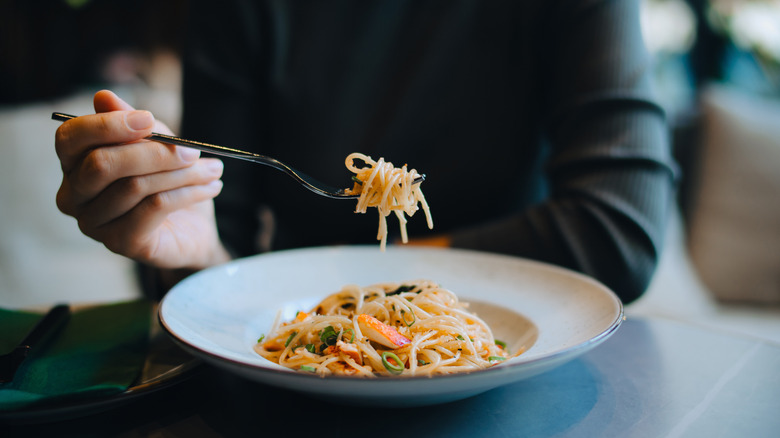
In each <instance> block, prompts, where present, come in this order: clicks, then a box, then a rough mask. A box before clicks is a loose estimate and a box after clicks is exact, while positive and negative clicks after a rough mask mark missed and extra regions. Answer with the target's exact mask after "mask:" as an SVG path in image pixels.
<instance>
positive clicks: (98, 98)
mask: <svg viewBox="0 0 780 438" xmlns="http://www.w3.org/2000/svg"><path fill="white" fill-rule="evenodd" d="M93 104H94V105H95V112H96V113H106V112H109V111H132V110H134V109H135V108H133V107H132V106H131V105H130V104H129V103H127V102H125V101H124V100H122V99H120V98H119V96H117V95H116V94H114V92H113V91H110V90H101V91H98V92H97V93H95V97H94V98H93Z"/></svg>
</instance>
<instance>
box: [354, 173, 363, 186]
mask: <svg viewBox="0 0 780 438" xmlns="http://www.w3.org/2000/svg"><path fill="white" fill-rule="evenodd" d="M352 181H355V182H356V183H358V184H360V185H363V181H361V180H360V179H358V177H356V176H355V175H352Z"/></svg>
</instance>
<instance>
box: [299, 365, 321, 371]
mask: <svg viewBox="0 0 780 438" xmlns="http://www.w3.org/2000/svg"><path fill="white" fill-rule="evenodd" d="M301 371H308V372H310V373H313V372H315V371H317V368H314V367H313V366H309V365H301Z"/></svg>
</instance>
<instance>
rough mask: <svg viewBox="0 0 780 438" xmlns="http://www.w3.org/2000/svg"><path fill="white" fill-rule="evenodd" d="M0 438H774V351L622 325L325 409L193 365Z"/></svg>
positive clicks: (729, 339)
mask: <svg viewBox="0 0 780 438" xmlns="http://www.w3.org/2000/svg"><path fill="white" fill-rule="evenodd" d="M3 429H5V432H4V433H0V435H3V436H28V437H29V436H58V437H62V436H78V437H83V436H120V437H142V436H144V437H145V436H154V437H201V436H202V437H244V436H247V437H248V436H266V435H270V434H271V433H272V432H273V431H281V432H282V433H285V434H286V435H289V434H291V436H304V435H309V434H311V436H315V437H325V436H345V437H348V436H398V437H403V436H410V435H411V436H421V437H439V436H440V437H458V436H464V437H475V436H476V437H481V436H503V437H525V436H527V437H553V436H554V437H732V436H733V437H748V436H749V437H777V436H780V345H777V344H774V343H771V342H767V341H764V340H760V339H754V338H748V337H744V336H741V335H734V334H729V333H726V332H718V331H714V330H712V329H705V328H702V327H698V326H696V325H693V324H687V323H685V322H680V321H673V320H666V319H658V318H651V319H650V318H636V319H632V318H629V319H627V320H626V321H625V322H624V323H623V325H622V326H621V327H620V329H619V330H618V331H617V333H615V334H614V335H613V336H612V337H611V338H610V339H608V340H607V341H605V342H604V343H603V344H602V345H600V346H598V347H596V348H595V349H593V350H591V351H589V352H587V353H585V354H584V355H582V356H580V357H578V358H575V359H574V360H572V361H570V362H567V363H565V364H563V365H560V366H559V367H557V368H555V369H552V370H550V371H548V372H546V373H544V374H541V375H538V376H534V377H531V378H529V379H526V380H524V381H521V382H517V383H514V384H511V385H506V386H503V387H500V388H497V389H494V390H491V391H488V392H486V393H483V394H480V395H477V396H475V397H472V398H469V399H465V400H461V401H456V402H451V403H447V404H442V405H436V406H429V407H418V408H397V409H393V408H390V409H380V408H361V407H353V406H341V405H338V404H332V403H328V402H327V401H323V400H322V399H313V398H309V397H307V396H304V395H300V394H297V393H293V392H290V391H286V390H283V389H277V388H274V387H270V386H266V385H262V384H258V383H254V382H251V381H248V380H245V379H243V378H241V377H237V376H234V375H232V374H229V373H227V372H225V371H221V370H218V369H215V368H211V367H207V366H203V367H201V369H200V370H199V371H198V372H197V373H196V374H195V375H194V376H192V377H191V378H189V379H187V380H186V381H184V382H182V383H179V384H177V385H174V386H171V387H169V388H166V389H164V390H161V391H157V392H155V393H152V394H150V395H148V396H146V397H143V398H139V399H136V400H133V401H131V402H128V403H126V404H124V405H121V406H118V407H116V408H113V409H110V410H107V411H104V412H100V413H96V414H92V415H86V416H80V417H76V418H69V419H65V420H61V421H54V422H52V421H46V420H45V419H41V420H40V421H37V422H26V423H24V424H15V423H13V422H12V423H10V424H4V425H3V424H0V431H1V430H3Z"/></svg>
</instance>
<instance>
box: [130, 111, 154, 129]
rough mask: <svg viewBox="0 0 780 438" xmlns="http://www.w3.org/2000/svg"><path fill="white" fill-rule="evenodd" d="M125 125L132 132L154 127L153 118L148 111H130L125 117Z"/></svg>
mask: <svg viewBox="0 0 780 438" xmlns="http://www.w3.org/2000/svg"><path fill="white" fill-rule="evenodd" d="M125 124H127V127H128V128H130V129H132V130H133V131H140V130H142V129H149V128H151V127H152V125H154V116H153V115H152V113H150V112H149V111H132V112H129V113H127V115H126V116H125Z"/></svg>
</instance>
